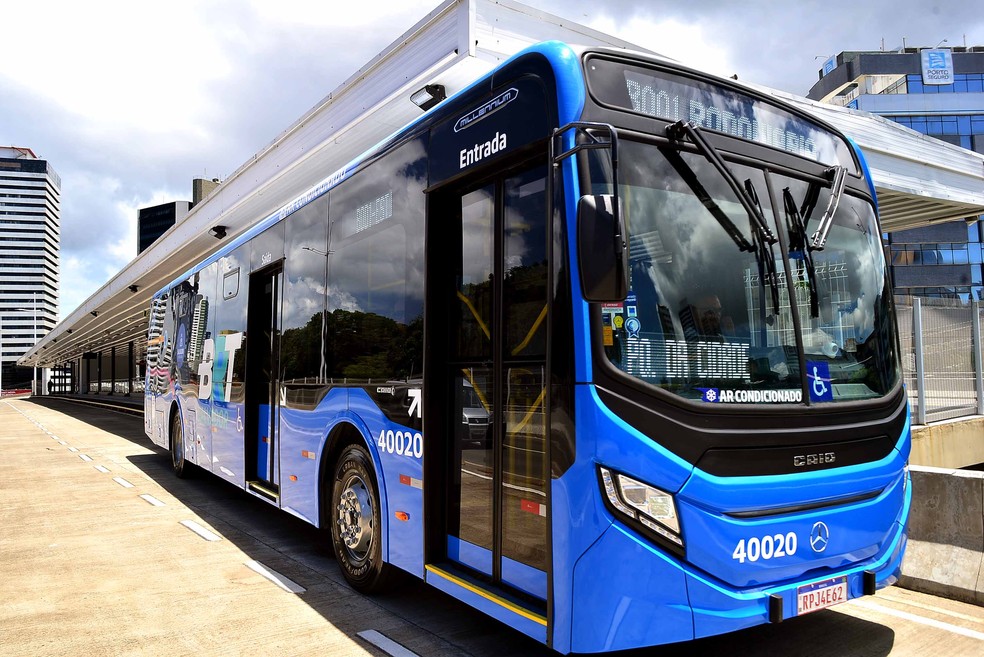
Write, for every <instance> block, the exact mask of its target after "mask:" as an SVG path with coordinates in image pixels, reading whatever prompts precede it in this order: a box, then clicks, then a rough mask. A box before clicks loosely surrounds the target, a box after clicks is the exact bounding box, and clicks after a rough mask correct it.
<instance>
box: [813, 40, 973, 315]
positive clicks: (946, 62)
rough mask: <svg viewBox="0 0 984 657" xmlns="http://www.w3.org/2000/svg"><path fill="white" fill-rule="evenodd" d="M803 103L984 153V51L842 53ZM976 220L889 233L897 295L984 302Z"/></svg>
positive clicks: (830, 62) (825, 68) (828, 64)
mask: <svg viewBox="0 0 984 657" xmlns="http://www.w3.org/2000/svg"><path fill="white" fill-rule="evenodd" d="M807 97H808V98H811V99H813V100H819V101H821V102H827V103H832V104H836V105H841V106H845V107H851V108H854V109H859V110H863V111H866V112H871V113H873V114H878V115H880V116H883V117H885V118H887V119H889V120H892V121H895V122H896V123H898V124H900V125H904V126H906V127H907V128H911V129H913V130H916V131H918V132H921V133H923V134H925V135H929V136H931V137H935V138H936V139H939V140H941V141H945V142H947V143H950V144H954V145H956V146H960V147H962V148H966V149H969V150H973V151H976V152H978V153H982V154H984V47H972V48H967V47H957V48H900V49H898V50H894V51H887V52H886V51H873V52H869V51H865V52H858V51H845V52H842V53H840V54H838V55H836V56H834V57H831V58H830V59H828V60H827V61H826V62H825V63H824V66H823V68H822V69H821V70H820V72H819V80H818V81H817V83H816V84H814V85H813V87H812V88H811V89H810V92H809V94H807ZM978 219H979V218H978V217H967V218H965V219H964V220H963V221H954V222H948V223H943V224H933V225H929V226H924V227H921V228H914V229H910V230H904V231H898V232H894V233H891V234H889V235H887V242H888V244H889V248H890V252H891V260H892V269H893V276H894V280H895V290H896V293H897V294H900V295H913V296H921V297H944V298H955V299H961V300H964V301H967V300H969V299H982V298H984V270H982V265H984V258H982V251H984V246H982V237H984V235H982V233H984V231H982V230H981V227H980V225H979V223H978Z"/></svg>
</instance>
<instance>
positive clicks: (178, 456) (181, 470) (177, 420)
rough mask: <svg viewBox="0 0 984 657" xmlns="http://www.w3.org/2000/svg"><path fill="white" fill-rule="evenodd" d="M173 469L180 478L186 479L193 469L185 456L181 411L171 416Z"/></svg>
mask: <svg viewBox="0 0 984 657" xmlns="http://www.w3.org/2000/svg"><path fill="white" fill-rule="evenodd" d="M171 469H172V470H173V471H174V474H175V475H176V476H177V477H178V478H179V479H186V478H187V477H188V475H189V474H190V470H191V468H190V467H189V463H188V461H186V460H185V457H184V431H183V430H182V428H181V415H180V414H179V413H174V414H173V415H172V416H171Z"/></svg>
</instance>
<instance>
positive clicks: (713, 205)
mask: <svg viewBox="0 0 984 657" xmlns="http://www.w3.org/2000/svg"><path fill="white" fill-rule="evenodd" d="M660 150H661V151H662V153H663V156H664V157H665V158H666V159H667V161H668V162H669V163H670V166H672V167H673V168H674V169H675V170H676V172H677V173H678V174H680V177H681V178H683V181H684V182H685V183H687V186H688V187H690V189H691V191H692V192H693V193H694V196H696V197H697V200H699V201H700V202H701V204H702V205H703V206H704V207H705V208H706V209H707V211H708V212H710V213H711V216H712V217H714V218H715V219H717V222H718V223H719V224H721V228H723V229H724V232H726V233H727V234H728V237H730V238H731V239H732V241H734V243H735V244H736V245H737V246H738V250H739V251H747V252H748V253H752V252H753V251H755V245H754V244H752V243H751V242H749V241H748V238H747V237H745V236H744V235H743V234H742V232H741V230H739V229H738V226H735V224H734V222H733V221H731V217H729V216H728V213H727V212H725V211H724V210H722V209H721V206H720V205H718V204H717V201H715V200H714V197H713V196H711V195H710V193H709V192H708V191H707V189H706V188H705V187H704V185H703V184H702V183H701V182H700V178H698V177H697V174H696V173H695V172H694V170H693V169H692V168H690V165H689V164H687V162H686V161H685V160H684V159H683V158H682V157H680V153H679V152H677V151H676V150H674V149H670V148H667V149H660Z"/></svg>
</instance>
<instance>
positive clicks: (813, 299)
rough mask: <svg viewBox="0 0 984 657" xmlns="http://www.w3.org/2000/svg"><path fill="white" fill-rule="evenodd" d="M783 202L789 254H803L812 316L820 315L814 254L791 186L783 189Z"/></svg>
mask: <svg viewBox="0 0 984 657" xmlns="http://www.w3.org/2000/svg"><path fill="white" fill-rule="evenodd" d="M782 202H783V205H784V206H785V209H786V225H787V226H788V227H789V256H790V257H793V253H799V254H801V258H802V260H803V264H804V266H805V267H806V277H807V281H808V283H809V286H810V317H819V316H820V295H819V293H818V292H817V272H816V269H815V268H814V266H813V254H812V253H810V249H809V247H807V244H806V221H808V220H809V218H807V219H806V220H804V219H803V216H802V215H801V214H800V211H799V210H797V209H796V201H795V200H793V194H792V192H790V191H789V188H788V187H787V188H786V189H784V190H782Z"/></svg>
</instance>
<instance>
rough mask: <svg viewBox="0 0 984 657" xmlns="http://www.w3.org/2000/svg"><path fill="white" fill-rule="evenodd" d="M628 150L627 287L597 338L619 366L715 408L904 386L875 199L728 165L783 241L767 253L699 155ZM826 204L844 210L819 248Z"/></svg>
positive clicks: (643, 147)
mask: <svg viewBox="0 0 984 657" xmlns="http://www.w3.org/2000/svg"><path fill="white" fill-rule="evenodd" d="M620 149H621V151H620V160H621V165H620V169H619V175H620V190H619V195H620V199H621V203H622V209H623V213H624V216H625V220H626V224H627V227H628V233H629V236H630V239H629V262H630V274H629V275H630V285H629V294H628V296H627V298H626V299H625V301H624V302H623V303H614V304H604V305H603V307H602V312H603V318H604V331H603V333H602V335H601V336H600V339H601V340H603V342H604V349H605V353H606V355H607V357H608V359H609V361H610V362H611V363H612V364H613V365H614V366H615V367H617V368H618V369H619V370H621V371H622V372H623V373H625V374H626V375H629V376H632V377H634V378H636V379H639V380H642V381H644V382H646V383H648V384H651V385H654V386H657V387H659V388H661V389H663V390H667V391H669V392H672V393H674V394H677V395H679V396H681V397H684V398H686V399H690V400H694V401H702V402H712V403H744V404H747V403H797V404H798V403H806V402H809V403H820V402H837V401H849V400H859V399H870V398H876V397H880V396H883V395H885V394H887V393H888V392H889V391H890V390H891V389H892V388H893V387H894V386H895V385H896V383H897V381H898V378H899V376H900V373H899V371H898V366H897V355H896V354H895V348H896V347H895V343H894V338H893V335H894V334H893V332H892V330H891V325H892V322H893V321H894V320H893V316H892V312H891V306H890V303H891V301H890V299H891V297H890V288H889V287H888V279H887V267H886V264H885V261H884V255H883V252H882V248H881V239H880V234H879V231H878V227H877V222H876V220H875V213H874V209H873V207H872V206H871V204H870V203H869V202H867V201H865V200H862V199H860V198H857V197H853V196H851V195H850V194H849V193H844V194H843V196H842V197H841V198H839V199H838V200H839V203H836V204H832V203H829V197H830V196H831V193H832V192H831V184H830V183H829V181H824V180H820V179H817V180H808V179H802V180H800V179H794V178H791V177H788V176H784V175H778V174H775V173H766V172H765V171H763V170H761V169H756V168H753V167H749V166H745V165H739V164H736V163H729V164H728V168H729V169H730V171H731V173H733V174H734V176H735V178H737V180H738V181H739V182H740V183H741V185H742V188H743V190H744V191H746V192H747V195H746V198H750V199H752V200H753V201H754V203H755V204H756V205H757V206H758V207H759V208H761V210H762V215H763V216H764V217H765V218H766V221H767V222H768V227H769V228H770V229H771V231H772V232H773V233H775V234H776V235H780V234H782V238H783V239H781V240H779V241H778V242H776V243H775V244H771V245H770V244H769V243H768V241H766V240H765V238H764V237H763V235H762V233H763V230H762V229H761V228H759V229H758V230H757V229H756V225H755V224H753V222H752V221H751V220H750V218H749V212H748V211H746V209H745V207H743V205H742V204H741V203H740V200H739V198H738V197H737V195H736V193H735V191H734V190H733V188H731V187H729V186H728V184H727V182H726V180H725V177H724V176H723V175H722V173H721V172H720V171H718V170H716V169H715V168H714V167H713V166H712V165H711V164H710V163H709V162H708V160H707V159H705V158H704V157H702V156H701V155H698V154H695V153H689V152H684V151H680V150H678V149H677V148H675V147H674V146H670V145H654V144H643V143H639V142H634V141H627V140H626V141H623V142H622V144H621V145H620ZM767 178H769V180H768V182H767ZM770 189H771V191H772V194H770ZM772 198H775V199H776V201H775V204H773V202H772V201H771V199H772ZM773 205H776V206H778V207H773ZM828 206H830V207H836V211H835V212H834V213H833V216H832V219H831V222H830V227H829V229H828V230H827V231H826V242H825V245H824V248H823V249H822V250H813V249H811V248H810V247H809V246H808V243H809V237H810V236H811V235H813V234H814V232H815V231H816V230H817V228H818V226H819V225H820V223H821V215H823V214H824V208H825V207H828ZM784 245H785V246H784ZM791 291H792V294H791V293H790V292H791ZM791 299H792V300H791ZM794 309H795V312H794ZM797 320H798V322H799V327H798V328H799V330H797V325H796V323H797Z"/></svg>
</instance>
